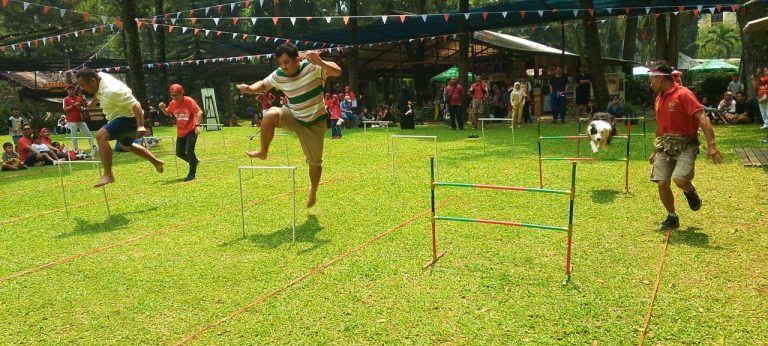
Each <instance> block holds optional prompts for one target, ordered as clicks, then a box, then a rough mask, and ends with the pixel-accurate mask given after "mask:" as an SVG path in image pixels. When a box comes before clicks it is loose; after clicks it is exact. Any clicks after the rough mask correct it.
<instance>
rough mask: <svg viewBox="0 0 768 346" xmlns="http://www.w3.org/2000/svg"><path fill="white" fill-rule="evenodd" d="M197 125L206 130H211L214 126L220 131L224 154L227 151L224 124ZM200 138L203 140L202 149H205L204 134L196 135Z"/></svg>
mask: <svg viewBox="0 0 768 346" xmlns="http://www.w3.org/2000/svg"><path fill="white" fill-rule="evenodd" d="M197 127H201V128H203V129H205V131H206V132H208V131H213V130H212V129H211V128H212V127H216V128H217V129H216V131H219V132H221V142H222V143H223V144H224V154H226V153H227V139H226V138H225V137H224V124H197ZM198 137H199V138H200V139H202V142H203V151H205V150H206V148H205V137H204V136H198Z"/></svg>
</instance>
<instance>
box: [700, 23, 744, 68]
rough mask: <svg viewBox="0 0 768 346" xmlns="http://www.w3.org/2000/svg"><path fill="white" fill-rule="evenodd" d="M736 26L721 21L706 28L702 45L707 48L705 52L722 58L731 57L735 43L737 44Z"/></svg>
mask: <svg viewBox="0 0 768 346" xmlns="http://www.w3.org/2000/svg"><path fill="white" fill-rule="evenodd" d="M736 30H737V28H736V27H733V26H730V25H727V24H725V23H721V24H718V25H715V26H712V27H710V28H709V30H707V32H706V33H705V35H704V37H705V39H704V42H702V46H704V47H705V48H707V52H710V53H712V54H713V56H712V57H715V58H718V59H722V58H730V57H732V56H733V55H732V53H733V51H734V48H735V47H736V45H738V44H739V39H740V37H739V34H738V33H737V32H736Z"/></svg>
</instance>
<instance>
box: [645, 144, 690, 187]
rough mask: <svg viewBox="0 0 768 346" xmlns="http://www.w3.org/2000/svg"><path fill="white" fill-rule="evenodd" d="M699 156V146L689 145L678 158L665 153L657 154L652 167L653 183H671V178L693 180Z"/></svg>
mask: <svg viewBox="0 0 768 346" xmlns="http://www.w3.org/2000/svg"><path fill="white" fill-rule="evenodd" d="M698 154H699V146H698V144H692V145H689V146H688V148H686V149H685V150H683V151H682V152H681V153H680V155H677V156H669V155H668V154H667V153H666V152H664V151H660V152H657V153H656V157H655V158H654V159H653V165H652V166H651V181H653V182H659V181H670V180H671V178H674V179H679V180H687V181H691V180H693V176H694V173H695V163H696V155H698Z"/></svg>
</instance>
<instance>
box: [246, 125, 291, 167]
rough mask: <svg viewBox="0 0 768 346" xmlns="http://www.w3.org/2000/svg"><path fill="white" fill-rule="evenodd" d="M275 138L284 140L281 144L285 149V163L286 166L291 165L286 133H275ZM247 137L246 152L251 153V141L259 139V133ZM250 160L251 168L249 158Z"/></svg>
mask: <svg viewBox="0 0 768 346" xmlns="http://www.w3.org/2000/svg"><path fill="white" fill-rule="evenodd" d="M275 136H280V137H283V138H284V140H283V144H284V147H285V162H286V164H288V165H290V164H291V157H290V156H289V155H288V138H289V136H288V134H287V133H275ZM247 137H248V151H252V150H253V141H255V140H256V138H257V137H259V133H258V132H257V133H256V134H253V135H249V136H247ZM272 141H273V142H274V141H275V139H274V137H273V138H272ZM250 159H251V166H253V158H252V157H250Z"/></svg>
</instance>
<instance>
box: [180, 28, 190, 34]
mask: <svg viewBox="0 0 768 346" xmlns="http://www.w3.org/2000/svg"><path fill="white" fill-rule="evenodd" d="M187 29H189V28H188V27H186V26H182V27H181V33H182V34H185V33H187Z"/></svg>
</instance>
